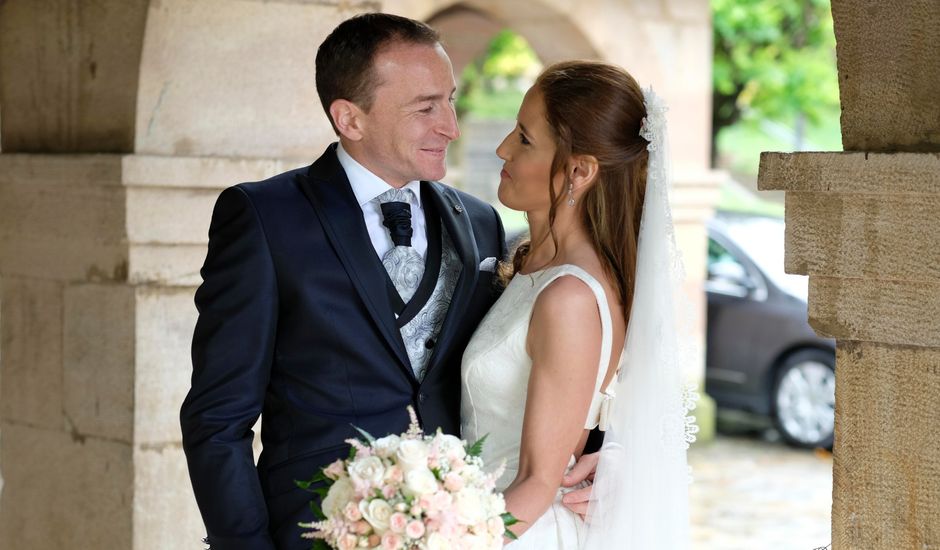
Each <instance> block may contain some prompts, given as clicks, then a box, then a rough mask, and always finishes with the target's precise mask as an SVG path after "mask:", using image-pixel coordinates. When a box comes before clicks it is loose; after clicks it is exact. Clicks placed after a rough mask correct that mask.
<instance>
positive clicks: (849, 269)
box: [759, 0, 940, 550]
mask: <svg viewBox="0 0 940 550" xmlns="http://www.w3.org/2000/svg"><path fill="white" fill-rule="evenodd" d="M832 11H833V18H834V21H835V33H836V39H837V44H838V50H837V53H838V65H839V82H840V91H841V100H842V136H843V146H844V148H845V150H846V152H844V153H802V154H792V155H787V154H780V153H764V154H763V156H762V158H761V169H760V181H759V186H760V188H761V189H776V190H785V191H786V192H787V193H786V221H787V242H786V247H787V250H786V268H787V271H788V272H790V273H800V274H806V275H809V284H810V286H809V318H810V324H811V325H812V326H813V328H815V329H816V331H817V332H818V333H820V334H823V335H827V336H832V337H835V338H836V342H837V349H836V431H835V446H834V460H833V507H832V536H833V541H832V542H833V549H834V550H847V549H856V548H859V549H868V548H918V549H919V548H934V547H936V546H937V545H940V473H938V472H940V439H938V437H937V434H936V431H937V426H940V409H938V407H937V403H938V401H940V336H938V335H940V298H938V297H940V251H938V248H937V243H940V229H938V226H937V222H936V220H937V219H938V218H940V102H938V101H937V92H936V90H937V89H938V88H940V4H937V3H936V2H933V1H931V0H917V1H910V2H880V1H875V0H868V1H864V2H855V1H853V2H849V1H844V0H842V1H840V0H834V1H833V6H832Z"/></svg>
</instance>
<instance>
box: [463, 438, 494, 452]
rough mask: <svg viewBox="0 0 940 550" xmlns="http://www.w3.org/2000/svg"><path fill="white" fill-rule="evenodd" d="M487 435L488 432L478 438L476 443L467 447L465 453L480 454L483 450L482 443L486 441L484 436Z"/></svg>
mask: <svg viewBox="0 0 940 550" xmlns="http://www.w3.org/2000/svg"><path fill="white" fill-rule="evenodd" d="M489 436H490V434H486V435H484V436H483V437H481V438H480V439H478V440H477V442H476V443H474V444H473V445H471V446H470V447H469V448H467V454H468V455H470V456H480V454H481V453H482V452H483V443H484V442H486V438H487V437H489Z"/></svg>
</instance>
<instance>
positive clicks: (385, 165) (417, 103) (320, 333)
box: [180, 13, 586, 550]
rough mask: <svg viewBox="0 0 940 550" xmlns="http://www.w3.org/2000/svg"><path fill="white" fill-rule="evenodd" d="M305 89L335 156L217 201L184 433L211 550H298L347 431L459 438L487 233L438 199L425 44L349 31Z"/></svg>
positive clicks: (369, 27)
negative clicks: (317, 482)
mask: <svg viewBox="0 0 940 550" xmlns="http://www.w3.org/2000/svg"><path fill="white" fill-rule="evenodd" d="M316 81H317V92H318V94H319V96H320V101H321V103H322V104H323V107H324V110H325V111H326V113H327V116H328V117H329V119H330V122H331V123H332V125H333V128H334V130H335V131H336V133H337V135H338V136H339V143H334V144H332V145H330V146H329V147H327V149H326V151H325V152H324V153H323V155H322V156H321V157H320V158H319V159H317V160H316V162H314V163H313V165H312V166H309V167H306V168H301V169H298V170H293V171H291V172H287V173H284V174H280V175H278V176H274V177H273V178H271V179H268V180H265V181H262V182H256V183H245V184H241V185H237V186H235V187H231V188H229V189H226V190H225V191H224V192H223V193H222V194H221V195H220V197H219V199H218V202H217V203H216V206H215V210H214V212H213V214H212V223H211V226H210V229H209V251H208V255H207V257H206V261H205V264H204V266H203V269H202V276H203V280H204V282H203V284H202V285H201V286H200V287H199V290H198V291H197V292H196V306H197V308H198V310H199V321H198V323H197V325H196V330H195V334H194V335H193V349H192V357H193V376H192V389H191V390H190V392H189V394H188V395H187V397H186V400H185V401H184V403H183V406H182V410H181V412H180V421H181V426H182V433H183V448H184V450H185V452H186V458H187V461H188V463H189V472H190V478H191V480H192V483H193V489H194V492H195V495H196V501H197V503H198V505H199V509H200V512H201V513H202V517H203V521H204V522H205V525H206V529H207V531H208V536H207V538H208V542H209V543H210V544H211V546H212V548H213V549H214V550H229V549H252V550H255V549H273V548H279V549H294V548H296V549H300V548H308V547H309V541H306V540H304V539H302V538H301V537H300V534H301V530H300V528H299V527H298V526H297V523H298V522H301V521H310V520H311V519H312V513H311V512H310V509H309V502H310V500H311V494H310V493H308V492H305V491H302V490H300V489H298V488H297V487H296V485H295V483H294V480H303V479H309V478H310V477H311V476H312V475H313V474H314V473H316V472H317V471H318V470H319V468H320V467H322V466H325V465H327V464H329V463H330V462H332V461H334V460H335V459H336V458H339V457H341V456H345V455H346V454H347V452H348V445H346V444H345V443H344V441H345V440H346V439H347V438H350V437H355V436H356V433H355V432H354V430H353V428H352V426H353V425H355V426H358V427H360V428H363V429H365V430H367V431H369V432H371V433H374V434H376V435H379V434H382V435H384V434H388V433H399V432H402V431H404V430H405V429H406V428H407V426H408V415H407V412H406V407H407V406H408V405H412V406H413V407H414V408H415V410H416V411H417V413H418V415H419V417H420V419H421V422H422V424H423V426H424V427H425V429H426V430H428V431H433V430H435V429H436V428H437V427H441V428H442V429H443V430H444V431H445V432H448V433H453V434H457V433H459V431H460V427H459V421H460V410H459V407H460V360H461V356H462V354H463V350H464V347H465V346H466V344H467V341H468V340H469V339H470V336H471V335H472V333H473V330H474V329H475V327H476V326H477V324H478V323H479V322H480V320H481V319H482V317H483V315H484V314H485V313H486V311H487V310H488V309H489V307H490V306H491V305H492V303H493V301H494V300H495V298H496V292H495V291H494V288H495V285H494V277H495V266H496V260H497V259H498V258H503V257H504V256H505V244H504V240H505V236H504V234H503V227H502V225H501V223H500V220H499V217H498V215H497V214H496V212H495V211H494V209H493V208H492V207H491V206H489V205H487V204H485V203H483V202H481V201H479V200H477V199H475V198H473V197H471V196H469V195H467V194H465V193H461V192H459V191H456V190H454V189H452V188H450V187H447V186H444V185H442V184H440V183H437V181H436V180H439V179H441V178H442V177H443V176H444V173H445V164H444V159H445V152H446V149H447V145H448V144H449V143H450V142H451V141H453V140H454V139H456V138H457V136H458V134H459V131H458V129H457V121H456V117H455V114H454V108H453V98H454V93H455V82H454V76H453V70H452V68H451V64H450V60H449V59H448V57H447V55H446V54H445V53H444V50H443V48H442V47H441V44H440V39H439V37H438V35H437V33H436V32H435V31H434V30H432V29H431V28H429V27H428V26H426V25H424V24H423V23H420V22H417V21H413V20H410V19H405V18H402V17H397V16H393V15H387V14H378V13H374V14H366V15H361V16H357V17H354V18H352V19H350V20H347V21H345V22H343V23H342V24H340V25H339V26H338V27H337V28H336V29H335V30H334V31H333V32H332V33H331V34H330V36H328V37H327V39H326V40H325V41H324V42H323V44H322V45H321V46H320V49H319V51H318V52H317V59H316ZM259 415H261V419H262V423H261V440H262V444H263V452H262V453H261V457H260V460H259V461H258V464H257V467H256V466H255V464H254V461H253V457H252V436H253V433H252V431H251V428H252V426H253V425H254V423H255V421H256V420H257V418H258V416H259ZM585 473H586V472H585ZM576 481H577V480H576ZM585 498H586V497H585Z"/></svg>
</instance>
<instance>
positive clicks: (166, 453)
mask: <svg viewBox="0 0 940 550" xmlns="http://www.w3.org/2000/svg"><path fill="white" fill-rule="evenodd" d="M168 529H172V531H170V532H168ZM205 536H206V529H205V527H204V526H203V523H202V517H201V516H200V515H199V508H197V506H196V499H195V497H194V496H193V490H192V485H191V484H190V481H189V471H188V470H187V468H186V457H185V456H184V455H183V449H182V447H181V446H180V444H179V442H177V443H175V444H166V445H160V446H153V445H142V446H141V445H138V446H136V447H135V449H134V535H133V537H134V546H133V548H134V549H135V550H137V549H139V550H148V549H150V548H180V549H184V548H202V547H203V546H201V545H200V544H199V541H201V540H202V538H203V537H205Z"/></svg>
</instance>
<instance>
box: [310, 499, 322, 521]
mask: <svg viewBox="0 0 940 550" xmlns="http://www.w3.org/2000/svg"><path fill="white" fill-rule="evenodd" d="M310 511H311V512H313V517H314V519H316V520H317V521H323V520H325V519H326V514H324V513H323V509H322V508H320V505H319V504H317V503H316V502H314V501H312V500H311V501H310Z"/></svg>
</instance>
